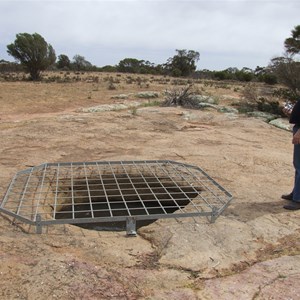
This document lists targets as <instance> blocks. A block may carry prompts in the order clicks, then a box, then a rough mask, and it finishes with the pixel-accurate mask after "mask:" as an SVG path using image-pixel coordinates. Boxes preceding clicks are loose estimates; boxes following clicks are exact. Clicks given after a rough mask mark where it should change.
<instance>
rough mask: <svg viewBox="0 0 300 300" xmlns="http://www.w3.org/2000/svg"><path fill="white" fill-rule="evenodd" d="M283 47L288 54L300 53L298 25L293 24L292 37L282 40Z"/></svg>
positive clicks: (299, 29) (299, 30) (299, 27)
mask: <svg viewBox="0 0 300 300" xmlns="http://www.w3.org/2000/svg"><path fill="white" fill-rule="evenodd" d="M284 47H285V49H286V51H287V53H289V54H292V55H293V54H299V53H300V25H297V26H295V28H294V29H293V30H292V37H289V38H287V39H286V40H285V41H284Z"/></svg>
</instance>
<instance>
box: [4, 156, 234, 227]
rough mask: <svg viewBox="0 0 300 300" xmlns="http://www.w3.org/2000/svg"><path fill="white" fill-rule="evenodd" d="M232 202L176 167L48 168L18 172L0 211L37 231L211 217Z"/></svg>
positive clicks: (210, 183)
mask: <svg viewBox="0 0 300 300" xmlns="http://www.w3.org/2000/svg"><path fill="white" fill-rule="evenodd" d="M231 199H232V196H231V194H230V193H229V192H227V191H226V190H225V189H224V188H223V187H221V186H220V185H219V184H218V183H217V182H216V181H214V180H213V179H212V178H211V177H210V176H209V175H208V174H206V173H205V172H204V171H203V170H202V169H200V168H199V167H195V166H192V165H187V164H183V163H178V162H175V161H160V160H159V161H110V162H109V161H98V162H73V163H46V164H42V165H39V166H36V167H32V168H29V169H26V170H24V171H21V172H18V173H17V174H16V175H15V176H14V178H13V179H12V181H11V184H10V186H9V187H8V189H7V192H6V194H5V196H4V199H3V200H2V202H1V205H0V211H1V212H3V213H6V214H8V215H10V216H13V217H15V218H17V219H19V220H21V221H23V222H25V223H29V224H32V225H36V226H42V225H49V224H75V223H91V222H113V221H127V222H128V221H131V222H132V220H134V221H135V220H142V219H159V218H178V217H191V216H208V217H211V221H214V220H215V219H216V218H217V217H218V216H219V215H220V214H221V213H222V211H223V210H224V209H225V208H226V207H227V205H228V204H229V202H230V201H231Z"/></svg>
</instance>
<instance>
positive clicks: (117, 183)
mask: <svg viewBox="0 0 300 300" xmlns="http://www.w3.org/2000/svg"><path fill="white" fill-rule="evenodd" d="M109 166H110V169H111V171H112V174H113V176H114V179H115V181H116V185H117V187H118V189H119V192H120V195H121V198H122V200H123V203H124V205H125V207H126V210H127V212H128V216H131V213H130V211H129V209H128V206H127V203H126V201H125V199H124V196H123V193H122V190H121V189H120V185H119V182H118V179H117V177H116V174H115V172H114V171H113V169H112V167H111V165H109Z"/></svg>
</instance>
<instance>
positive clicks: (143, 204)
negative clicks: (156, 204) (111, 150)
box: [121, 162, 149, 215]
mask: <svg viewBox="0 0 300 300" xmlns="http://www.w3.org/2000/svg"><path fill="white" fill-rule="evenodd" d="M121 165H122V167H123V169H124V172H125V174H126V175H127V177H128V179H129V181H130V183H131V185H132V188H133V189H134V191H135V192H136V194H137V196H138V197H139V200H140V201H141V203H142V206H143V208H144V209H145V211H146V213H147V215H149V212H148V209H147V207H146V206H145V204H144V201H143V200H142V198H141V196H140V195H139V193H138V192H137V190H136V188H135V186H134V184H133V182H132V180H131V178H130V176H129V174H128V172H127V171H126V168H125V167H124V164H123V162H121Z"/></svg>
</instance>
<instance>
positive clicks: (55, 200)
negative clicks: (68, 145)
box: [52, 164, 60, 220]
mask: <svg viewBox="0 0 300 300" xmlns="http://www.w3.org/2000/svg"><path fill="white" fill-rule="evenodd" d="M59 171H60V170H59V164H57V169H56V185H55V195H54V203H53V214H52V218H53V219H54V220H55V214H56V205H57V196H58V182H59Z"/></svg>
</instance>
